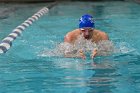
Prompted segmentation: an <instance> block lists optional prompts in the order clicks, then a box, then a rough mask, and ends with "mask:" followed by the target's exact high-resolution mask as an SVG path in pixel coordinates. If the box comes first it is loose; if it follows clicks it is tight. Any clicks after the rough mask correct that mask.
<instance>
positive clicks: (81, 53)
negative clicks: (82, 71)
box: [79, 49, 86, 59]
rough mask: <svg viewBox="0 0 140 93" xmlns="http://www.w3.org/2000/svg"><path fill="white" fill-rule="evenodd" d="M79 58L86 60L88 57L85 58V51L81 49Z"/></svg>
mask: <svg viewBox="0 0 140 93" xmlns="http://www.w3.org/2000/svg"><path fill="white" fill-rule="evenodd" d="M79 56H80V57H81V58H82V59H86V56H85V54H84V52H83V50H81V49H80V50H79Z"/></svg>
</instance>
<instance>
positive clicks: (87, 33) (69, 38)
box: [64, 14, 109, 59]
mask: <svg viewBox="0 0 140 93" xmlns="http://www.w3.org/2000/svg"><path fill="white" fill-rule="evenodd" d="M80 36H82V37H83V38H84V39H85V40H88V41H91V42H93V43H96V44H98V42H100V41H103V40H109V38H108V35H107V34H106V33H105V32H102V31H100V30H97V29H95V25H94V20H93V17H92V16H91V15H88V14H85V15H83V16H82V17H81V18H80V20H79V28H78V29H75V30H73V31H71V32H68V33H67V34H66V36H65V38H64V42H67V43H69V44H71V45H74V44H75V42H76V40H77V39H78V38H79V37H80ZM78 53H79V55H77V56H75V57H81V58H82V59H85V58H86V56H85V54H84V51H83V50H82V49H79V50H78ZM97 54H98V49H97V48H94V49H93V50H92V52H91V58H94V57H95V56H96V55H97ZM65 56H66V57H74V56H73V54H71V53H70V52H66V53H65Z"/></svg>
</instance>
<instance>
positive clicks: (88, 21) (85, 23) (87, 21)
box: [79, 14, 95, 29]
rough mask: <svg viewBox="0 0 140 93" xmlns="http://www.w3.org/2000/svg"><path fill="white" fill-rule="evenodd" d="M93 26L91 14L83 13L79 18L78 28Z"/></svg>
mask: <svg viewBox="0 0 140 93" xmlns="http://www.w3.org/2000/svg"><path fill="white" fill-rule="evenodd" d="M87 27H88V28H93V29H94V28H95V25H94V20H93V17H92V16H91V15H88V14H85V15H83V16H82V17H81V18H80V20H79V28H80V29H81V28H87Z"/></svg>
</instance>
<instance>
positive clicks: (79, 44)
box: [40, 36, 116, 57]
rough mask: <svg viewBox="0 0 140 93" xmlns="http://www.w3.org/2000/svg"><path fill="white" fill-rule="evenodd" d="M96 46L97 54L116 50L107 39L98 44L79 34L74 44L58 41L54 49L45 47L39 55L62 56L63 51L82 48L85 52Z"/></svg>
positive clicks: (107, 53) (106, 53)
mask: <svg viewBox="0 0 140 93" xmlns="http://www.w3.org/2000/svg"><path fill="white" fill-rule="evenodd" d="M95 48H97V49H98V54H99V55H104V56H105V55H109V54H111V53H114V51H115V50H116V49H115V47H114V44H113V42H111V41H109V40H104V41H100V42H99V43H98V44H96V43H94V42H92V41H91V40H86V39H84V38H83V37H82V36H79V38H78V39H77V40H76V41H75V43H74V44H70V43H67V42H63V43H60V44H58V45H56V48H54V49H48V48H46V49H45V50H44V51H43V52H42V53H41V54H40V56H49V57H50V56H64V54H65V53H67V52H70V53H73V54H77V53H78V50H80V49H82V50H83V51H84V52H85V54H87V53H89V54H91V52H92V51H93V50H94V49H95Z"/></svg>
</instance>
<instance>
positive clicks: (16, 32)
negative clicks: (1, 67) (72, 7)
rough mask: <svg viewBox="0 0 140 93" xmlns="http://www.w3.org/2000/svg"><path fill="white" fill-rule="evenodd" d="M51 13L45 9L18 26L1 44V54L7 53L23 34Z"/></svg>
mask: <svg viewBox="0 0 140 93" xmlns="http://www.w3.org/2000/svg"><path fill="white" fill-rule="evenodd" d="M48 12H49V8H47V7H44V8H42V9H41V10H39V11H38V12H37V13H35V14H34V15H33V16H31V17H30V18H28V19H27V20H25V21H24V22H23V23H22V24H21V25H19V26H17V27H16V28H15V29H14V30H13V31H12V32H11V33H10V34H9V35H8V36H7V37H5V38H4V39H3V40H2V41H1V42H0V54H2V53H6V52H7V51H8V50H9V49H10V47H11V46H12V42H13V41H14V40H15V39H16V38H17V37H18V36H20V35H21V34H22V32H23V31H24V30H25V29H26V28H27V27H29V26H30V25H32V24H33V22H35V21H36V20H38V19H39V18H40V17H42V16H43V15H44V14H46V13H48Z"/></svg>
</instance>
